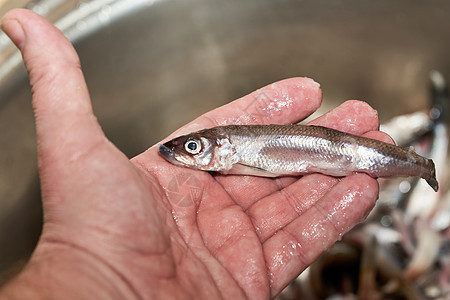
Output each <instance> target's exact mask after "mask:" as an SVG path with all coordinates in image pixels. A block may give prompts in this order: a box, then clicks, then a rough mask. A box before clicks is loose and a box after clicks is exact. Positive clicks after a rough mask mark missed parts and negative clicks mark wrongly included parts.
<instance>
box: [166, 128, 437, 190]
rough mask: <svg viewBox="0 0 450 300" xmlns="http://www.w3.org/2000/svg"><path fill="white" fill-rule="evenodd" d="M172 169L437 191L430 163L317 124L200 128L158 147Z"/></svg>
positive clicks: (402, 150) (410, 153) (406, 151)
mask: <svg viewBox="0 0 450 300" xmlns="http://www.w3.org/2000/svg"><path fill="white" fill-rule="evenodd" d="M159 152H160V154H161V155H162V156H163V157H165V158H166V159H167V160H168V161H170V162H172V163H173V164H176V165H181V166H185V167H190V168H195V169H200V170H205V171H217V172H220V173H224V174H242V175H255V176H265V177H276V176H283V175H304V174H308V173H315V172H318V173H322V174H327V175H332V176H346V175H350V174H352V173H355V172H363V173H367V174H369V175H371V176H373V177H390V176H406V177H408V176H415V177H421V178H424V179H425V180H426V181H427V182H428V183H429V185H430V186H431V187H432V188H433V189H434V190H435V191H437V190H438V183H437V181H436V175H435V167H434V163H433V161H432V160H430V159H427V158H425V157H422V156H420V155H418V154H417V153H416V152H415V151H414V149H413V148H408V149H405V148H401V147H397V146H395V145H391V144H388V143H384V142H381V141H377V140H373V139H369V138H364V137H359V136H355V135H351V134H348V133H344V132H341V131H337V130H333V129H330V128H326V127H321V126H306V125H230V126H218V127H214V128H210V129H205V130H201V131H198V132H194V133H191V134H188V135H185V136H181V137H178V138H175V139H173V140H171V141H169V142H167V143H165V144H163V145H160V146H159Z"/></svg>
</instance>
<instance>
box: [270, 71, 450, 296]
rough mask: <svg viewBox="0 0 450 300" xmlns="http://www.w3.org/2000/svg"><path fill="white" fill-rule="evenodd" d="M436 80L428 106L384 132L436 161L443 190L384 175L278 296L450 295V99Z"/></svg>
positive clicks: (436, 75) (389, 125) (400, 118)
mask: <svg viewBox="0 0 450 300" xmlns="http://www.w3.org/2000/svg"><path fill="white" fill-rule="evenodd" d="M431 83H432V84H431V97H430V98H431V102H432V103H431V105H430V107H431V108H430V109H429V110H428V111H420V112H416V113H412V114H408V115H403V116H398V117H395V118H394V119H392V120H390V121H389V122H387V123H385V124H383V126H382V128H381V130H382V131H385V132H387V133H388V134H390V135H391V136H392V137H393V138H394V140H395V141H396V143H397V144H398V145H399V146H402V147H414V149H415V151H416V152H417V153H418V154H420V155H423V156H425V157H429V158H431V159H432V160H433V161H434V163H435V165H436V175H437V181H438V182H439V183H440V187H439V191H438V192H437V193H435V192H434V191H433V190H432V189H430V187H429V186H428V185H427V183H426V182H425V181H424V180H418V179H417V178H412V177H410V178H395V179H389V180H384V179H380V187H381V190H380V197H379V200H378V201H377V204H376V207H375V209H374V210H373V211H372V212H371V214H370V215H369V216H368V218H367V220H366V221H365V222H364V223H362V224H360V225H358V226H357V227H356V228H354V229H353V230H351V231H350V232H348V233H347V234H346V235H344V237H343V238H342V240H341V241H339V242H337V243H336V244H335V245H334V246H333V247H332V248H331V249H330V250H329V251H327V252H326V253H325V254H323V255H322V256H321V257H320V258H319V259H318V260H317V261H316V262H315V263H314V264H313V265H311V266H310V267H309V268H308V269H306V270H305V271H304V272H303V273H302V274H301V275H300V276H299V277H298V278H297V279H296V280H295V281H294V282H293V283H292V284H291V285H290V286H288V287H287V288H286V289H285V290H284V291H283V292H282V293H281V294H280V295H279V296H278V297H277V299H279V300H290V299H312V300H314V299H330V300H331V299H333V300H337V299H374V300H375V299H377V300H378V299H436V300H437V299H442V300H444V299H450V189H449V179H450V177H449V176H450V174H449V167H448V166H449V161H448V159H449V155H448V147H449V124H450V116H449V114H450V100H449V94H448V87H447V85H446V83H445V80H444V78H443V77H442V75H441V74H440V73H438V72H432V73H431Z"/></svg>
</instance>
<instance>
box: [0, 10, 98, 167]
mask: <svg viewBox="0 0 450 300" xmlns="http://www.w3.org/2000/svg"><path fill="white" fill-rule="evenodd" d="M1 26H2V29H3V31H4V32H5V33H6V34H7V35H8V36H9V37H10V38H11V40H12V41H13V42H14V44H15V45H16V46H17V47H18V48H19V50H20V51H21V53H22V56H23V60H24V63H25V66H26V69H27V71H28V73H29V76H30V83H31V86H32V91H33V101H32V102H33V109H34V112H35V116H36V131H37V138H38V147H39V149H38V151H39V157H40V160H41V161H42V160H45V161H52V162H54V163H53V164H52V165H53V166H54V165H58V163H56V162H59V163H61V165H65V167H67V158H68V157H71V158H72V159H73V158H74V156H80V155H82V154H83V153H84V152H86V149H90V148H92V147H94V146H95V145H98V144H99V143H102V142H104V141H105V140H106V139H105V137H104V135H103V132H102V130H101V128H100V126H99V125H98V123H97V120H96V118H95V116H94V114H93V111H92V107H91V102H90V98H89V93H88V89H87V86H86V83H85V80H84V77H83V74H82V72H81V68H80V62H79V59H78V56H77V54H76V52H75V50H74V49H73V47H72V45H71V44H70V42H69V41H68V40H67V39H66V38H65V37H64V35H63V34H62V33H61V32H60V31H59V30H58V29H57V28H56V27H54V26H53V25H52V24H51V23H49V22H48V21H46V20H45V19H44V18H42V17H41V16H39V15H37V14H35V13H33V12H31V11H29V10H25V9H16V10H12V11H10V12H8V13H7V14H6V15H5V16H4V17H3V19H2V23H1ZM45 165H47V164H43V163H40V166H41V167H43V166H45Z"/></svg>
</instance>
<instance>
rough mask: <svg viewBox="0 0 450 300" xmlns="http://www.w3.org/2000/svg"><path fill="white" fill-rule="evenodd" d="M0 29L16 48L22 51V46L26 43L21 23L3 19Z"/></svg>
mask: <svg viewBox="0 0 450 300" xmlns="http://www.w3.org/2000/svg"><path fill="white" fill-rule="evenodd" d="M0 27H1V29H2V30H3V32H4V33H6V35H7V36H9V38H10V39H11V41H12V42H13V43H14V44H15V45H16V47H17V48H19V49H22V46H23V44H24V43H25V32H24V31H23V27H22V25H21V24H20V23H19V21H17V20H15V19H6V20H5V19H3V20H2V22H1V25H0Z"/></svg>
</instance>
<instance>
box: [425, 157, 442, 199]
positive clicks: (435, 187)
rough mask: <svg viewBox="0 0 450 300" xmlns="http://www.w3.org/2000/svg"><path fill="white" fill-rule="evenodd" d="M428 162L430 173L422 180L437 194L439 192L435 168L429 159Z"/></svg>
mask: <svg viewBox="0 0 450 300" xmlns="http://www.w3.org/2000/svg"><path fill="white" fill-rule="evenodd" d="M428 162H429V163H431V166H430V170H431V172H430V174H429V176H428V178H424V179H425V180H426V182H427V183H428V184H429V185H430V186H431V188H432V189H433V190H434V191H435V192H437V191H438V190H439V183H438V181H437V179H436V168H435V167H434V162H433V161H432V160H431V159H429V160H428Z"/></svg>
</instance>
